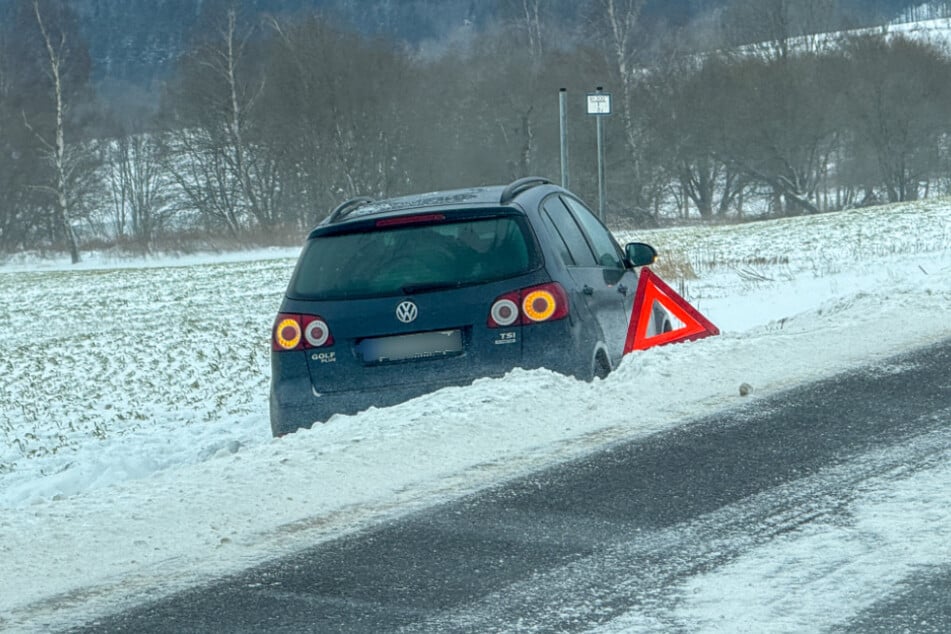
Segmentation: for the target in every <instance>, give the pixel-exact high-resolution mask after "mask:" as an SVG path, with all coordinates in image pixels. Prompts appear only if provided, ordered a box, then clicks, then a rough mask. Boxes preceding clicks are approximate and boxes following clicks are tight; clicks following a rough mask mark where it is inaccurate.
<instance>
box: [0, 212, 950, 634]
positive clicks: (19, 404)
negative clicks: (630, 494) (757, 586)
mask: <svg viewBox="0 0 951 634" xmlns="http://www.w3.org/2000/svg"><path fill="white" fill-rule="evenodd" d="M629 238H630V239H634V238H636V239H639V240H644V241H647V242H651V243H653V244H654V245H655V246H657V247H658V249H659V250H660V251H661V253H662V254H663V253H665V252H667V253H672V254H675V255H676V257H678V258H681V259H683V260H686V261H687V262H689V263H690V265H691V266H692V268H693V269H694V270H695V271H696V273H697V275H698V277H697V279H687V280H683V281H681V280H676V279H670V278H668V282H670V283H671V285H672V286H674V287H675V288H678V287H682V288H684V290H685V292H686V295H687V296H688V298H689V299H690V300H691V301H692V302H693V303H694V305H696V306H698V307H699V308H700V310H701V311H702V312H704V314H706V315H707V316H708V317H709V318H710V319H711V320H712V321H713V322H714V323H715V324H717V325H718V326H719V327H720V329H721V331H722V333H723V334H722V335H721V336H720V337H715V338H709V339H705V340H702V341H699V342H695V343H691V344H686V345H675V346H668V347H663V348H655V349H651V350H648V351H645V352H639V353H635V354H633V355H630V356H628V357H627V358H626V360H625V362H624V363H623V364H622V365H621V367H620V368H618V369H617V370H616V371H615V372H614V373H613V374H611V375H610V376H609V377H608V378H607V379H606V380H604V381H596V382H594V383H592V384H586V383H580V382H577V381H575V380H573V379H569V378H566V377H563V376H560V375H556V374H552V373H550V372H546V371H534V372H525V371H515V372H512V373H511V374H510V375H509V376H507V377H505V378H503V379H498V380H480V381H476V383H475V384H474V385H472V386H468V387H464V388H450V389H445V390H442V391H440V392H437V393H435V394H431V395H428V396H424V397H421V398H419V399H416V400H414V401H411V402H409V403H405V404H403V405H399V406H396V407H393V408H389V409H383V410H370V411H368V412H364V413H362V414H359V415H356V416H351V417H337V418H335V419H333V420H331V421H330V422H329V423H328V424H326V425H323V426H321V427H319V428H317V429H314V430H311V431H305V432H301V433H298V434H294V435H292V436H288V437H286V438H283V439H279V440H272V439H271V438H270V429H269V425H268V420H267V384H268V372H269V365H268V355H269V347H268V336H269V327H270V324H271V320H272V319H273V316H274V313H275V311H276V309H277V307H278V304H279V301H280V297H281V293H282V291H283V288H284V286H285V284H286V281H287V278H288V276H289V274H290V271H291V268H292V266H293V261H294V260H293V258H294V256H295V255H296V253H295V252H294V251H293V250H290V251H283V252H268V253H256V254H252V255H247V256H245V257H243V258H233V257H232V258H229V259H228V261H222V260H221V259H214V258H210V257H209V258H200V259H196V260H192V261H176V260H158V261H151V262H132V263H130V262H121V263H114V262H104V261H103V260H102V259H95V258H93V259H92V261H91V262H88V263H85V264H83V265H81V266H80V267H76V268H74V267H70V266H68V265H65V264H58V263H40V264H36V263H29V262H20V263H16V264H7V265H5V266H3V267H0V324H3V328H2V329H0V373H2V376H3V379H4V380H3V381H2V382H0V561H2V562H3V563H2V570H3V574H2V575H0V630H6V629H10V630H15V631H21V630H23V631H45V630H47V629H50V628H52V627H62V626H68V625H70V624H77V623H80V622H82V621H83V620H85V619H88V618H92V617H94V616H95V615H97V614H101V613H104V612H108V611H112V610H116V609H119V608H121V607H123V606H125V605H128V604H130V603H132V602H135V601H139V600H143V599H146V598H155V597H157V596H159V595H158V594H157V593H170V592H173V591H175V590H178V589H181V588H184V587H187V586H189V585H192V584H195V583H199V582H201V581H203V580H207V579H210V578H212V577H214V576H217V575H220V574H222V573H226V572H230V571H235V570H238V569H242V568H245V567H247V566H249V565H252V564H254V563H257V562H260V561H263V560H265V559H267V558H271V557H274V556H277V555H280V554H283V553H290V552H293V551H294V550H296V549H299V548H301V547H304V546H307V545H311V544H313V543H314V542H316V541H320V540H323V539H329V538H332V537H334V536H337V535H340V534H342V533H344V532H346V531H351V530H354V529H357V528H360V527H362V526H366V525H368V524H369V523H371V522H375V521H378V520H380V519H381V518H387V517H393V516H396V515H399V514H403V513H407V512H410V511H412V510H414V509H418V508H421V507H424V506H427V505H431V504H433V503H436V502H440V501H444V500H448V499H452V498H455V497H458V496H460V495H463V494H466V493H469V492H472V491H475V490H478V489H480V488H482V487H485V486H488V485H490V484H492V483H495V482H498V481H499V480H503V479H507V478H511V477H515V476H518V475H520V474H523V473H526V472H528V471H530V470H534V469H538V468H540V467H543V466H546V465H549V464H552V463H553V462H556V461H560V460H565V459H569V458H572V457H576V456H579V455H583V454H584V453H587V452H590V451H594V450H596V449H598V448H600V447H604V446H605V445H608V444H610V443H613V442H617V441H621V440H630V439H633V438H637V437H640V436H644V435H647V434H650V433H654V432H657V431H659V430H663V429H667V428H670V427H671V426H676V425H680V424H683V422H684V421H685V420H686V419H688V418H689V417H693V416H697V415H701V414H706V413H708V412H710V411H712V410H714V409H718V408H723V407H729V406H731V405H733V404H736V403H738V402H740V401H741V400H742V397H740V396H739V393H738V386H739V385H740V384H741V383H744V382H746V383H749V384H751V385H752V386H753V388H754V392H753V394H752V395H751V396H748V397H746V398H747V399H749V398H753V399H756V398H758V397H760V396H762V395H766V394H770V393H773V392H776V391H778V390H782V389H784V388H787V387H789V386H791V385H794V384H797V383H800V382H803V381H810V380H814V379H818V378H821V377H824V376H828V375H830V374H833V373H835V372H837V371H840V370H843V369H845V368H848V367H851V366H853V365H856V364H860V363H864V362H869V361H874V360H876V359H881V358H883V357H886V356H888V355H891V354H894V353H897V352H900V351H902V350H905V349H907V348H911V347H917V346H927V345H928V344H929V343H930V342H933V341H937V340H940V339H943V338H947V337H951V323H949V319H948V317H949V314H951V201H949V200H931V201H926V202H921V203H915V204H906V205H901V206H891V207H881V208H874V209H863V210H855V211H849V212H843V213H836V214H826V215H821V216H814V217H801V218H793V219H788V220H782V221H767V222H758V223H752V224H746V225H736V226H721V227H695V228H681V229H668V230H659V231H651V232H641V233H638V234H637V235H630V236H629V235H621V236H619V239H620V240H621V241H622V242H623V241H625V240H627V239H629ZM927 483H928V484H929V486H928V487H924V492H923V493H922V494H921V495H922V496H926V497H927V496H933V495H934V494H935V491H936V490H939V491H940V490H942V489H941V486H944V489H943V490H947V486H948V485H951V482H949V477H948V470H947V469H944V470H943V471H941V472H940V473H938V472H936V473H935V474H934V475H933V477H931V478H930V479H928V480H927ZM936 483H937V484H936ZM939 485H941V486H939ZM909 495H911V496H912V502H911V503H908V504H905V505H904V506H902V507H901V509H900V513H898V510H899V509H897V508H896V509H895V510H896V515H900V516H902V517H906V518H907V516H908V514H909V513H912V514H913V513H916V512H918V513H921V514H925V513H927V508H928V506H929V505H927V504H917V505H916V504H914V503H913V501H914V499H913V498H914V495H915V493H914V489H912V492H911V493H909ZM873 497H874V496H873ZM884 503H885V502H883V501H882V500H881V499H880V498H879V497H875V498H874V499H870V501H869V504H870V505H873V504H879V505H881V504H884ZM895 535H896V537H895V539H896V540H897V539H898V536H897V535H898V533H895ZM903 537H904V536H903ZM937 538H940V532H939V533H938V537H936V539H937ZM942 539H943V538H942ZM803 544H805V546H803ZM795 547H796V548H803V547H805V548H807V549H808V540H800V541H799V542H796V545H795ZM945 554H947V553H946V552H945ZM782 556H783V555H782V553H780V554H776V553H767V554H764V555H763V557H762V558H761V559H757V558H756V557H751V558H750V559H748V560H744V561H743V562H738V563H737V565H736V566H734V567H733V568H732V569H731V570H730V571H726V572H725V573H724V574H725V575H732V576H730V577H728V579H729V582H728V583H729V584H735V585H741V584H746V583H747V581H745V580H747V579H755V578H756V576H757V575H759V574H763V573H764V571H765V570H767V569H768V567H769V566H771V565H773V564H771V563H770V562H775V560H776V559H777V558H780V557H782ZM785 556H788V557H795V556H799V555H797V554H796V553H795V552H791V553H787V554H786V555H785ZM894 557H895V558H897V559H899V560H900V559H901V558H902V557H907V558H909V561H895V562H893V563H894V564H895V568H896V569H898V570H902V569H903V568H902V566H910V565H913V564H914V563H915V561H912V560H911V559H914V558H916V557H920V549H919V551H909V550H908V549H898V548H896V549H895V551H894ZM722 582H723V577H720V578H718V579H717V580H715V582H714V581H711V584H710V585H709V587H708V588H707V589H706V590H705V592H706V594H700V595H697V596H698V598H697V605H696V606H695V611H699V612H697V613H698V614H700V615H703V614H705V612H704V610H706V609H707V608H708V606H709V603H705V602H718V601H719V599H718V598H717V596H718V595H717V594H716V588H717V587H720V585H719V584H721V583H722ZM697 583H701V582H700V581H698V582H697ZM752 583H755V581H753V582H752ZM692 592H694V594H696V593H697V592H698V591H697V590H696V589H693V590H692ZM770 600H771V598H770V597H769V596H764V597H763V602H759V603H757V602H756V601H749V602H745V603H743V604H737V605H730V606H729V609H730V610H731V611H732V612H731V618H742V619H743V620H744V622H745V623H751V624H753V625H755V624H756V623H758V622H764V623H766V622H768V621H765V619H768V618H770V614H769V611H768V610H764V609H763V605H764V604H765V603H764V602H767V601H770ZM861 607H863V606H861V605H856V606H854V609H856V610H857V609H859V608H861ZM816 609H822V610H824V613H825V612H828V610H825V609H824V608H821V605H820V607H817V608H816ZM850 609H853V608H852V607H850V606H849V604H848V602H845V604H844V605H843V604H841V603H840V604H837V610H838V611H837V612H836V614H835V615H834V616H839V617H841V618H845V617H847V616H848V612H849V610H850ZM694 616H696V614H695V615H694ZM806 617H808V615H806ZM823 618H824V619H825V620H824V621H823V623H827V622H828V620H829V619H830V618H832V617H830V615H828V614H825V616H824V617H823ZM696 622H697V623H700V624H703V623H704V619H703V618H699V617H697V618H696ZM805 622H808V618H806V619H805ZM628 625H630V626H633V625H634V622H629V623H628ZM753 629H756V628H755V627H753ZM618 631H621V630H618Z"/></svg>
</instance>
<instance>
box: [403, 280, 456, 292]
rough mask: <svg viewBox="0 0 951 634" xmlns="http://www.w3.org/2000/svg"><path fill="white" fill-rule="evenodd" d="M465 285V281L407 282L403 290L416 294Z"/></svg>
mask: <svg viewBox="0 0 951 634" xmlns="http://www.w3.org/2000/svg"><path fill="white" fill-rule="evenodd" d="M465 285H466V283H465V282H429V283H428V284H407V285H406V286H404V287H403V288H402V289H401V290H402V291H403V293H404V294H406V295H414V294H416V293H431V292H433V291H444V290H446V289H450V288H462V287H463V286H465Z"/></svg>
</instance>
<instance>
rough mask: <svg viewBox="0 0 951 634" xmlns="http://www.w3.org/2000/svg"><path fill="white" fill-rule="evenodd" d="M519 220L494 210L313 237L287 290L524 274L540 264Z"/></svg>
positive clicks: (444, 283)
mask: <svg viewBox="0 0 951 634" xmlns="http://www.w3.org/2000/svg"><path fill="white" fill-rule="evenodd" d="M530 235H531V234H530V233H529V232H528V228H527V226H526V223H525V220H524V218H522V217H520V216H493V217H489V218H477V219H470V220H464V221H442V222H435V223H431V224H411V225H407V226H393V227H386V228H376V229H375V230H372V231H361V232H358V233H344V234H336V235H325V236H317V237H315V238H313V239H311V240H310V241H309V242H308V243H307V245H306V246H305V248H304V251H303V253H302V254H301V257H300V262H299V263H298V266H297V270H296V272H295V273H294V276H293V279H292V280H291V287H290V289H289V294H290V295H291V296H292V297H299V298H307V299H345V298H362V297H380V296H387V295H400V294H411V293H418V292H426V291H433V290H441V289H445V288H455V287H462V286H469V285H473V284H480V283H484V282H490V281H494V280H500V279H505V278H509V277H515V276H518V275H523V274H525V273H528V272H529V271H532V270H534V269H535V268H537V267H538V266H539V264H540V263H539V260H538V256H537V252H536V250H535V248H534V241H533V240H532V239H531V238H530Z"/></svg>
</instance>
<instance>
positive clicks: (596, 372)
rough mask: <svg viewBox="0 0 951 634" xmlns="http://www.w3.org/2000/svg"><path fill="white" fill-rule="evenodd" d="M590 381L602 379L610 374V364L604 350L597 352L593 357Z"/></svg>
mask: <svg viewBox="0 0 951 634" xmlns="http://www.w3.org/2000/svg"><path fill="white" fill-rule="evenodd" d="M591 374H592V377H591V378H592V380H594V379H604V378H606V377H607V376H608V375H609V374H611V362H610V361H608V357H607V354H605V352H604V350H598V351H597V353H595V355H594V368H593V370H592V373H591Z"/></svg>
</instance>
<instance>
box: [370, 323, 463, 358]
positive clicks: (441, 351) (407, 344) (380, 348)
mask: <svg viewBox="0 0 951 634" xmlns="http://www.w3.org/2000/svg"><path fill="white" fill-rule="evenodd" d="M356 350H357V354H358V355H360V357H361V358H362V359H363V362H364V363H386V362H388V361H408V360H412V359H432V358H438V357H448V356H452V355H456V354H461V353H462V331H461V330H439V331H435V332H418V333H414V334H411V335H398V336H395V337H376V338H373V339H364V340H363V341H361V342H360V343H358V344H357V346H356Z"/></svg>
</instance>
